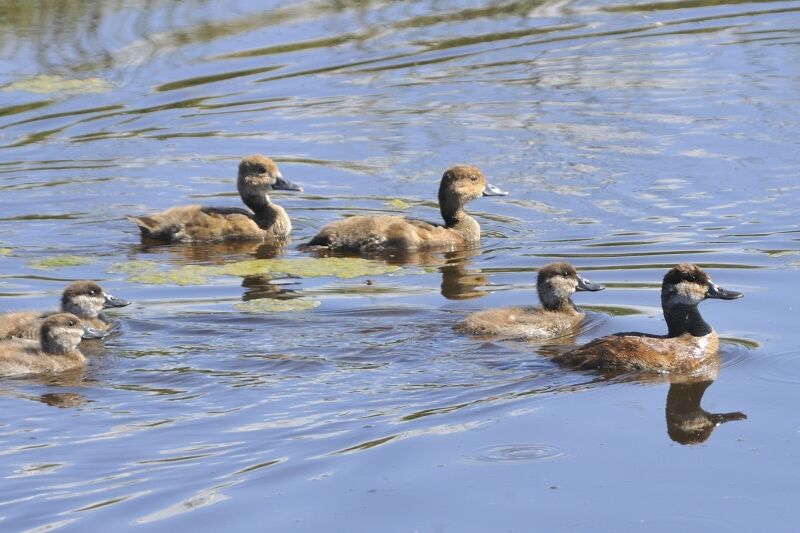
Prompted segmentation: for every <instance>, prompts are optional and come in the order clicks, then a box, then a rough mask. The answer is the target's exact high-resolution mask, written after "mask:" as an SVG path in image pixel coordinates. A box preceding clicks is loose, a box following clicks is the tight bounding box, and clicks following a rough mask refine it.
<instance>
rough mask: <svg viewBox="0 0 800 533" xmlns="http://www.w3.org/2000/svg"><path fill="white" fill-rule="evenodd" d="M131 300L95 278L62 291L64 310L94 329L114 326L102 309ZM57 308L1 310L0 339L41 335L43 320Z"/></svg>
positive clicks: (126, 303)
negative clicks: (7, 311) (106, 287)
mask: <svg viewBox="0 0 800 533" xmlns="http://www.w3.org/2000/svg"><path fill="white" fill-rule="evenodd" d="M129 304H130V302H128V301H126V300H122V299H120V298H116V297H114V296H112V295H110V294H108V293H106V292H104V291H103V289H102V288H101V287H100V285H98V284H97V283H94V282H92V281H75V282H73V283H70V284H69V285H68V286H67V288H66V289H64V292H63V293H62V294H61V312H63V313H72V314H74V315H76V316H77V317H78V318H80V319H81V321H82V322H83V323H84V324H85V325H87V326H89V327H91V328H95V329H99V330H101V331H105V330H108V329H110V328H111V324H109V323H108V322H106V321H105V320H104V319H103V317H102V316H101V315H100V312H101V311H103V309H108V308H111V307H124V306H126V305H129ZM56 313H57V311H45V312H42V311H20V312H14V313H3V314H0V339H10V338H13V337H16V338H21V339H35V340H38V339H39V334H40V331H41V326H42V322H44V320H45V319H46V318H47V317H49V316H51V315H54V314H56Z"/></svg>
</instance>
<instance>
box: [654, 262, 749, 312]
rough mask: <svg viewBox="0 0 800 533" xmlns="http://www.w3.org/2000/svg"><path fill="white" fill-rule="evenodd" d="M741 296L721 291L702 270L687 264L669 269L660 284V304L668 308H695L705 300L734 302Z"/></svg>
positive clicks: (724, 290) (736, 293) (738, 293)
mask: <svg viewBox="0 0 800 533" xmlns="http://www.w3.org/2000/svg"><path fill="white" fill-rule="evenodd" d="M742 296H744V295H743V294H742V293H741V292H736V291H729V290H726V289H723V288H722V287H720V286H719V285H717V284H716V283H714V282H713V281H712V280H711V277H710V276H709V275H708V274H706V273H705V272H704V271H703V269H702V268H700V267H699V266H697V265H690V264H688V263H682V264H680V265H678V266H676V267H674V268H672V269H670V271H669V272H667V274H666V275H665V276H664V281H663V282H662V284H661V302H662V304H663V305H665V306H669V307H672V306H678V305H689V306H696V305H697V304H699V303H700V302H702V301H703V300H705V299H706V298H718V299H721V300H735V299H737V298H741V297H742Z"/></svg>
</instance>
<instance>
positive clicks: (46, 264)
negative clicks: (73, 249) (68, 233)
mask: <svg viewBox="0 0 800 533" xmlns="http://www.w3.org/2000/svg"><path fill="white" fill-rule="evenodd" d="M91 262H92V259H90V258H88V257H81V256H78V255H55V256H53V257H47V258H45V259H36V260H33V261H30V262H28V266H29V267H31V268H35V269H37V270H52V269H54V268H67V267H74V266H79V265H88V264H89V263H91Z"/></svg>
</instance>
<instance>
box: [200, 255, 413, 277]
mask: <svg viewBox="0 0 800 533" xmlns="http://www.w3.org/2000/svg"><path fill="white" fill-rule="evenodd" d="M209 269H210V270H212V271H213V274H211V275H229V276H241V277H244V276H255V275H260V274H291V275H293V276H300V277H303V278H317V277H323V276H333V277H336V278H342V279H350V278H358V277H361V276H378V275H380V274H388V273H390V272H394V271H396V270H400V267H399V266H396V265H387V264H385V263H381V262H379V261H371V260H369V259H362V258H360V257H321V258H315V257H301V258H298V259H250V260H245V261H239V262H237V263H230V264H227V265H224V266H221V267H209Z"/></svg>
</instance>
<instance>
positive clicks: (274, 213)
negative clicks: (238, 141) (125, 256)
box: [127, 154, 303, 243]
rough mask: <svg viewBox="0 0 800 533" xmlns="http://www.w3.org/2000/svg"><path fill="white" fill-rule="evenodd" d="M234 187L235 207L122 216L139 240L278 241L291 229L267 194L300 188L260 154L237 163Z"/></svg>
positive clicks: (187, 208)
mask: <svg viewBox="0 0 800 533" xmlns="http://www.w3.org/2000/svg"><path fill="white" fill-rule="evenodd" d="M236 187H237V189H238V190H239V196H241V197H242V202H244V204H245V205H246V206H247V207H249V208H250V209H249V210H248V209H242V208H240V207H204V206H200V205H187V206H181V207H173V208H171V209H167V210H166V211H162V212H161V213H155V214H153V215H146V216H138V217H127V218H128V219H129V220H131V221H132V222H133V223H134V224H136V225H137V226H138V227H139V230H140V232H141V237H142V241H153V240H154V241H161V242H167V243H178V242H189V243H192V242H220V241H232V240H261V241H277V240H284V239H286V238H287V237H288V236H289V233H291V231H292V223H291V221H290V220H289V215H287V214H286V210H285V209H283V208H282V207H281V206H279V205H277V204H274V203H272V201H271V200H270V198H269V195H268V194H267V193H268V191H271V190H287V191H302V190H303V188H302V187H301V186H299V185H296V184H294V183H292V182H290V181H287V180H285V179H284V178H283V176H282V175H281V173H280V171H279V170H278V165H276V164H275V162H274V161H273V160H272V159H270V158H269V157H265V156H263V155H259V154H254V155H249V156H247V157H244V158H243V159H242V160H241V161H240V162H239V176H238V178H237V180H236Z"/></svg>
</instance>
